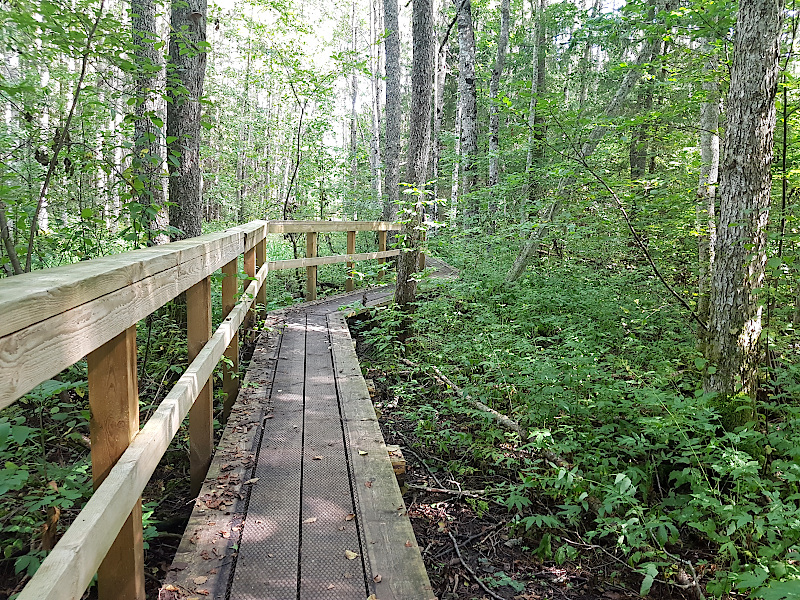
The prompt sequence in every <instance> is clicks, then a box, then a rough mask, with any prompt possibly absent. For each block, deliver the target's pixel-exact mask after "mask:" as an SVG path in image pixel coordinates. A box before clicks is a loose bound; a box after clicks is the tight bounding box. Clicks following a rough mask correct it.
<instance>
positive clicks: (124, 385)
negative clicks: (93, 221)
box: [0, 221, 399, 600]
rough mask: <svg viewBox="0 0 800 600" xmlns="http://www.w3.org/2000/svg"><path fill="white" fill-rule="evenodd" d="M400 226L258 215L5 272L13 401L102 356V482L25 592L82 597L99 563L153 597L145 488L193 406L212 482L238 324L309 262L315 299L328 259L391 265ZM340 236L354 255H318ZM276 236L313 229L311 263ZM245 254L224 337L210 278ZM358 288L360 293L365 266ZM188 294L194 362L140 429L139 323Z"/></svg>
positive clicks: (117, 592)
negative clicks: (219, 383)
mask: <svg viewBox="0 0 800 600" xmlns="http://www.w3.org/2000/svg"><path fill="white" fill-rule="evenodd" d="M397 229H399V225H397V224H394V223H387V222H380V221H378V222H368V221H361V222H346V221H252V222H250V223H247V224H245V225H241V226H239V227H234V228H231V229H228V230H226V231H223V232H219V233H214V234H208V235H205V236H200V237H198V238H193V239H189V240H184V241H181V242H175V243H172V244H165V245H163V246H158V247H154V248H146V249H142V250H135V251H133V252H126V253H123V254H119V255H115V256H111V257H106V258H101V259H96V260H91V261H86V262H84V263H79V264H76V265H69V266H65V267H58V268H54V269H46V270H43V271H39V272H34V273H29V274H25V275H19V276H16V277H13V278H10V279H6V280H0V314H2V315H3V319H2V321H0V408H3V407H5V406H8V405H9V404H11V403H12V402H14V400H16V399H17V398H19V397H20V396H22V395H23V394H25V393H27V392H28V391H30V390H31V389H33V387H35V386H36V385H38V384H39V383H41V382H42V381H44V380H46V379H48V378H50V377H52V376H54V375H56V374H57V373H58V372H60V371H61V370H63V369H64V368H66V367H68V366H70V365H72V364H74V363H75V362H77V361H78V360H80V359H82V358H83V357H84V356H87V355H88V356H89V361H88V363H89V402H90V408H91V413H92V422H91V435H92V461H93V464H92V468H93V476H94V480H95V487H96V491H95V493H94V495H93V496H92V497H91V498H90V499H89V502H88V503H87V505H86V506H85V508H84V509H83V510H82V511H81V512H80V514H79V515H78V517H77V519H76V520H75V522H74V523H73V524H72V526H71V527H70V528H69V529H68V530H67V532H66V533H65V534H64V536H63V537H62V538H61V540H60V541H59V542H58V544H57V545H56V547H55V548H54V549H53V551H52V552H51V553H50V554H49V555H48V556H47V558H46V559H45V560H44V562H43V563H42V565H41V567H40V568H39V570H38V571H37V573H36V574H35V575H34V577H33V578H32V579H31V581H30V582H29V583H28V585H27V586H25V588H24V589H23V591H22V593H21V594H20V596H19V598H20V600H34V599H35V600H43V599H47V598H52V599H56V598H58V599H65V598H76V599H77V598H80V597H81V595H82V594H83V592H84V590H85V589H86V587H87V586H88V585H89V583H90V582H91V580H92V577H93V576H94V573H95V572H97V571H98V569H100V573H99V576H98V580H99V586H100V587H99V594H100V598H101V600H106V599H107V598H117V599H119V600H127V599H128V598H130V599H131V600H137V599H139V598H143V595H142V594H143V581H144V573H143V570H142V559H141V557H142V556H143V550H142V548H141V526H142V524H141V518H138V522H137V517H140V515H141V512H140V510H141V504H140V496H141V493H142V491H143V490H144V487H145V486H146V485H147V482H148V480H149V479H150V476H151V475H152V473H153V472H154V471H155V469H156V467H157V465H158V462H159V461H160V459H161V457H162V456H163V455H164V453H165V452H166V450H167V447H168V446H169V444H170V441H171V440H172V438H173V437H174V435H175V433H176V432H177V431H178V428H179V427H180V424H181V422H182V421H183V419H184V417H185V416H186V415H187V414H189V417H190V455H191V472H192V489H193V490H197V489H199V484H200V483H202V480H203V478H204V477H205V472H206V469H207V466H208V462H209V461H210V456H211V453H212V452H213V448H212V446H211V440H212V435H213V431H212V428H211V422H212V417H213V415H212V414H211V410H212V409H211V397H212V394H211V381H210V377H211V375H212V373H213V370H214V368H215V367H216V365H217V363H218V362H219V360H220V358H221V357H222V355H223V354H226V355H230V354H233V355H235V356H238V329H239V327H240V326H241V325H242V323H246V322H247V321H248V320H249V319H248V316H249V315H251V314H252V311H253V308H252V306H253V304H254V302H256V301H258V302H259V303H263V302H264V290H263V287H262V286H263V283H264V281H265V279H266V276H267V273H268V272H269V271H270V270H275V269H281V268H299V267H305V268H306V271H307V286H308V287H307V298H309V299H313V297H314V295H315V293H316V292H315V289H316V288H315V282H316V268H317V267H316V265H319V264H330V263H334V262H347V263H348V269H349V271H350V272H351V273H352V264H353V262H354V261H357V260H368V259H379V260H380V261H381V262H383V261H384V260H385V258H386V257H388V256H393V255H397V254H399V250H386V233H387V232H388V231H392V230H397ZM335 231H343V232H345V231H346V232H347V254H345V255H340V256H333V257H317V256H316V243H317V235H318V233H320V232H335ZM356 231H377V232H378V238H379V251H378V252H371V253H362V254H356V253H355V234H356ZM269 233H305V235H306V250H307V251H306V258H301V259H295V260H288V261H268V260H267V257H266V252H265V250H266V236H267V234H269ZM241 254H244V263H245V271H246V272H247V274H248V276H249V277H250V278H251V279H252V281H249V284H248V285H247V287H246V289H245V290H244V291H243V294H242V297H241V300H240V301H239V302H238V304H236V305H235V307H234V306H233V295H234V293H235V287H232V286H230V284H226V283H225V280H224V281H223V305H226V306H231V307H232V309H231V310H230V312H228V313H227V315H225V317H224V320H223V323H222V324H221V325H220V326H219V328H218V329H217V331H216V332H215V333H214V335H213V336H211V335H210V310H211V304H210V284H209V281H210V279H209V277H210V275H211V274H212V273H214V271H216V270H217V269H219V268H223V272H224V273H225V274H226V275H230V274H235V273H236V272H237V267H236V264H237V260H238V257H239V255H241ZM256 263H258V264H256ZM234 281H235V278H234ZM347 284H348V285H347V288H348V290H351V289H352V287H353V279H352V275H351V276H350V277H349V278H348V282H347ZM184 291H186V292H187V312H188V313H189V346H190V350H189V351H190V365H189V367H188V368H187V370H186V372H185V373H184V374H183V375H182V376H181V378H180V379H179V380H178V382H177V383H176V384H175V386H174V387H173V388H172V390H171V391H170V392H169V394H168V395H167V397H166V398H165V399H164V401H163V402H162V403H161V404H160V406H159V408H158V409H157V410H156V411H155V413H154V414H153V416H152V417H151V418H150V419H149V420H148V422H147V423H146V424H145V425H144V427H143V428H142V429H141V430H140V429H139V422H138V392H137V384H136V347H135V331H136V330H135V326H136V323H137V322H138V321H139V320H141V319H143V318H145V317H146V316H147V315H149V314H151V313H152V312H154V311H155V310H157V309H158V308H159V307H161V306H163V305H164V304H165V303H166V302H168V301H169V300H171V299H172V298H175V297H176V296H177V295H178V294H180V293H182V292H184ZM226 310H227V309H226ZM192 340H194V341H192ZM206 340H208V341H206ZM193 344H194V348H195V349H194V350H192V348H193ZM201 346H202V347H201ZM192 356H194V359H193V360H191V358H192ZM236 381H238V380H236ZM236 381H235V382H234V385H233V386H226V383H223V391H224V392H227V393H228V395H229V396H230V394H233V396H234V398H235V394H236V392H237V391H238V387H237V386H238V383H236ZM229 382H230V380H228V383H229ZM229 399H230V400H231V401H232V398H229ZM228 406H229V403H228V402H227V401H226V408H227V407H228ZM96 454H97V456H96ZM96 459H97V462H95V460H96ZM132 517H133V518H132ZM111 553H113V555H114V556H113V560H111ZM104 561H105V562H104ZM115 561H116V563H120V562H121V563H123V564H124V565H125V568H124V569H123V571H125V572H124V573H120V572H119V564H114V569H115V571H113V572H111V571H109V572H108V573H109V575H113V577H111V576H104V571H103V569H104V568H106V563H111V562H115ZM128 563H130V564H128Z"/></svg>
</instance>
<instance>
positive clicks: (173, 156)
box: [167, 0, 208, 239]
mask: <svg viewBox="0 0 800 600" xmlns="http://www.w3.org/2000/svg"><path fill="white" fill-rule="evenodd" d="M206 12H207V0H189V1H188V2H187V1H186V0H172V6H171V11H170V36H169V65H168V71H167V98H168V100H167V142H168V143H167V147H168V160H169V174H170V178H169V200H170V203H171V204H172V205H171V206H170V209H169V220H170V224H171V225H172V227H175V228H177V229H179V230H180V231H182V233H181V234H179V235H176V236H174V237H175V238H177V239H182V238H187V237H195V236H198V235H200V234H201V233H202V227H201V224H202V199H201V189H200V182H201V171H200V113H201V110H200V106H201V105H200V98H201V97H202V95H203V81H204V79H205V71H206V50H207V48H208V43H207V42H206Z"/></svg>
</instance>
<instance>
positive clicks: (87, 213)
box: [81, 208, 94, 219]
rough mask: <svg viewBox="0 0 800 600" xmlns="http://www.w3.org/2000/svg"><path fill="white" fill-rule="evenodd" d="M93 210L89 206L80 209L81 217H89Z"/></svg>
mask: <svg viewBox="0 0 800 600" xmlns="http://www.w3.org/2000/svg"><path fill="white" fill-rule="evenodd" d="M93 214H94V211H93V210H92V209H91V208H82V209H81V219H91V218H92V215H93Z"/></svg>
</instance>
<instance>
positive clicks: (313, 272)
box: [271, 231, 317, 302]
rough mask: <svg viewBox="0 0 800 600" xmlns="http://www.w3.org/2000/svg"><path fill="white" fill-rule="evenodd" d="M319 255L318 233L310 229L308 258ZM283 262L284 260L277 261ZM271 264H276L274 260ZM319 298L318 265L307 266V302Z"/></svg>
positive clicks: (307, 239) (307, 241) (307, 249)
mask: <svg viewBox="0 0 800 600" xmlns="http://www.w3.org/2000/svg"><path fill="white" fill-rule="evenodd" d="M316 257H317V233H316V232H315V231H309V232H308V233H306V259H315V258H316ZM276 262H283V261H276ZM271 264H275V263H274V262H273V263H271ZM316 299H317V267H316V265H314V266H307V267H306V302H311V301H313V300H316Z"/></svg>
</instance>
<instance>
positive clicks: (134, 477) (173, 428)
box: [18, 268, 267, 600]
mask: <svg viewBox="0 0 800 600" xmlns="http://www.w3.org/2000/svg"><path fill="white" fill-rule="evenodd" d="M266 274H267V269H266V268H262V269H261V270H259V272H258V275H257V280H256V281H253V282H251V283H250V286H249V288H248V290H250V291H252V294H253V296H254V295H255V294H256V293H257V291H258V287H259V286H260V285H262V284H263V283H264V278H265V277H266ZM249 305H250V302H249V301H248V300H247V299H246V298H245V299H243V300H242V301H240V302H239V304H238V305H237V306H236V308H235V309H234V310H233V311H232V312H231V314H230V315H229V316H228V317H227V318H226V319H225V321H224V322H223V323H222V324H221V325H220V326H219V327H218V328H217V330H216V332H215V333H214V335H213V336H212V338H211V340H209V342H208V343H207V344H206V345H205V346H204V347H203V349H202V350H201V351H200V354H198V356H197V358H195V359H194V360H193V361H192V363H191V364H190V365H189V367H188V368H187V369H186V372H185V373H184V374H183V375H182V376H181V378H180V379H179V380H178V382H177V383H176V384H175V386H174V387H173V388H172V390H170V392H169V394H167V397H166V398H165V399H164V401H163V402H162V403H161V404H160V405H159V407H158V409H157V410H156V412H155V413H154V414H153V416H152V417H151V418H150V420H149V421H148V422H147V423H146V424H145V426H144V427H143V428H142V429H141V430H140V431H139V433H138V434H137V435H136V437H135V438H134V439H133V441H132V442H131V444H130V446H128V449H127V450H126V451H125V452H124V453H123V455H122V457H121V458H120V459H119V461H118V462H117V464H116V465H114V467H113V468H112V469H111V471H110V472H109V474H108V477H107V478H106V480H105V481H103V483H102V484H101V485H100V487H99V488H98V489H97V491H96V492H95V493H94V495H92V497H91V498H90V499H89V501H88V502H87V503H86V506H85V507H84V509H83V510H82V511H81V512H80V514H79V515H78V516H77V518H76V519H75V521H74V522H73V524H72V526H71V527H70V528H69V529H68V530H67V531H66V533H65V534H64V536H63V537H62V538H61V540H59V542H58V543H57V544H56V547H55V548H54V549H53V550H52V552H50V554H49V555H48V556H47V558H45V560H44V562H43V563H42V565H41V566H40V567H39V570H38V571H37V572H36V574H35V575H34V576H33V577H32V578H31V580H30V581H29V582H28V585H26V586H25V588H24V589H23V590H22V592H21V593H20V595H19V597H18V600H73V599H74V600H77V599H78V598H81V596H82V595H83V592H84V591H85V590H86V588H87V587H88V585H89V583H90V582H91V580H92V577H94V574H95V572H96V571H97V568H98V567H99V566H100V563H101V561H102V559H103V557H104V556H105V555H106V553H107V552H108V549H109V548H110V547H111V543H112V542H113V540H114V538H115V537H116V535H117V533H118V532H119V531H120V529H121V528H122V526H123V524H124V522H125V521H126V520H127V518H128V515H129V513H130V512H131V510H132V509H133V507H134V505H135V504H136V502H137V501H138V498H139V497H140V496H141V494H142V490H144V487H145V485H147V482H148V480H149V479H150V476H151V475H152V474H153V471H155V469H156V467H157V466H158V462H159V461H160V460H161V457H162V456H163V455H164V452H165V451H166V449H167V448H168V447H169V443H170V441H171V440H172V438H173V437H174V436H175V434H176V433H177V431H178V429H179V428H180V425H181V422H182V421H183V419H184V417H185V416H186V414H187V413H188V412H189V408H190V407H191V406H192V403H193V402H194V400H195V398H196V397H197V396H198V395H199V393H200V389H201V387H202V386H203V385H204V384H205V382H206V381H208V379H209V377H211V374H212V373H213V371H214V367H215V366H216V364H217V362H219V359H220V357H222V354H223V352H224V351H225V348H227V347H228V345H229V344H230V341H231V339H232V337H233V333H234V332H235V331H236V329H237V328H238V327H239V326H240V325H241V323H242V321H243V320H244V316H245V314H246V313H247V310H248V308H249Z"/></svg>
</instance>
